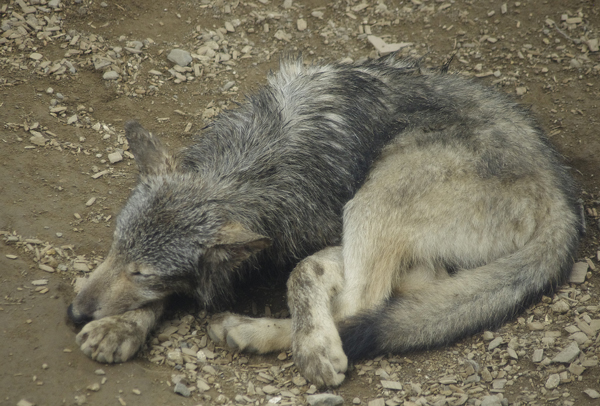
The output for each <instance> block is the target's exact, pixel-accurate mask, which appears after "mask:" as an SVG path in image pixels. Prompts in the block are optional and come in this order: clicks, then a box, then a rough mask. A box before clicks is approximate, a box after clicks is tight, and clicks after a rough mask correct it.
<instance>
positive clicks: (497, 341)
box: [488, 337, 504, 351]
mask: <svg viewBox="0 0 600 406" xmlns="http://www.w3.org/2000/svg"><path fill="white" fill-rule="evenodd" d="M503 341H504V340H503V339H502V337H496V338H494V339H493V340H492V341H491V342H490V343H489V345H488V351H493V350H494V349H495V348H498V347H499V346H500V344H502V342H503Z"/></svg>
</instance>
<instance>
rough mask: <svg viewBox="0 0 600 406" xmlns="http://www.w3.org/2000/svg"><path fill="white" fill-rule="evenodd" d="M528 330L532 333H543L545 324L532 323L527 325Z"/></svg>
mask: <svg viewBox="0 0 600 406" xmlns="http://www.w3.org/2000/svg"><path fill="white" fill-rule="evenodd" d="M527 328H528V329H529V330H531V331H542V330H543V329H544V323H540V322H539V321H532V322H531V323H527Z"/></svg>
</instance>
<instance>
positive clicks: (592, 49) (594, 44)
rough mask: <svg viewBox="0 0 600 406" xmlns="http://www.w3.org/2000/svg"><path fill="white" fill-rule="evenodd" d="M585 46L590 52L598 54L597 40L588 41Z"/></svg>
mask: <svg viewBox="0 0 600 406" xmlns="http://www.w3.org/2000/svg"><path fill="white" fill-rule="evenodd" d="M587 46H588V48H589V49H590V52H598V51H599V50H600V47H599V46H598V38H594V39H590V40H588V41H587Z"/></svg>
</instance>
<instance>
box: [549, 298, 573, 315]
mask: <svg viewBox="0 0 600 406" xmlns="http://www.w3.org/2000/svg"><path fill="white" fill-rule="evenodd" d="M550 308H551V309H552V311H553V312H554V313H560V314H564V313H566V312H568V311H569V309H570V307H569V304H568V303H567V302H565V301H564V300H559V301H558V302H556V303H554V304H553V305H552V306H550Z"/></svg>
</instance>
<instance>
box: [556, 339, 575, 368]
mask: <svg viewBox="0 0 600 406" xmlns="http://www.w3.org/2000/svg"><path fill="white" fill-rule="evenodd" d="M579 352H580V351H579V346H578V345H577V343H575V342H573V343H571V344H570V345H569V346H568V347H567V348H565V349H564V350H562V351H561V352H559V353H558V354H557V355H556V357H554V358H553V359H552V362H557V363H562V364H570V363H571V362H573V360H574V359H575V358H576V357H577V356H578V355H579Z"/></svg>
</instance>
